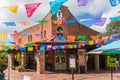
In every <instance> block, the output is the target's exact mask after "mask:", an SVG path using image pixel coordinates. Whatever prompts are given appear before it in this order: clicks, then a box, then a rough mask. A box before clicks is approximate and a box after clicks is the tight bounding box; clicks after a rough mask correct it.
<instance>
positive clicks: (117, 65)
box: [116, 60, 120, 71]
mask: <svg viewBox="0 0 120 80" xmlns="http://www.w3.org/2000/svg"><path fill="white" fill-rule="evenodd" d="M119 67H120V64H119V61H118V60H116V71H118V68H119Z"/></svg>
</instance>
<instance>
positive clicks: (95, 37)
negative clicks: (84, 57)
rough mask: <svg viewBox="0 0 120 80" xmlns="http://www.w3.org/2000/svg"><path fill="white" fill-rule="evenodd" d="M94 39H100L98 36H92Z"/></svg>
mask: <svg viewBox="0 0 120 80" xmlns="http://www.w3.org/2000/svg"><path fill="white" fill-rule="evenodd" d="M90 37H91V39H92V40H96V39H98V36H90Z"/></svg>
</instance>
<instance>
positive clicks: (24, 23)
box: [19, 21, 30, 26]
mask: <svg viewBox="0 0 120 80" xmlns="http://www.w3.org/2000/svg"><path fill="white" fill-rule="evenodd" d="M19 23H20V24H21V25H24V26H27V25H30V22H29V21H20V22H19Z"/></svg>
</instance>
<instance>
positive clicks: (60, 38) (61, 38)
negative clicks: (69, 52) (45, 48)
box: [57, 35, 66, 41]
mask: <svg viewBox="0 0 120 80" xmlns="http://www.w3.org/2000/svg"><path fill="white" fill-rule="evenodd" d="M57 39H58V40H61V41H64V40H66V38H65V36H63V35H58V36H57Z"/></svg>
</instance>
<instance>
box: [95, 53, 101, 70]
mask: <svg viewBox="0 0 120 80" xmlns="http://www.w3.org/2000/svg"><path fill="white" fill-rule="evenodd" d="M95 71H96V72H99V71H100V63H99V55H98V54H96V55H95Z"/></svg>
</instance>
